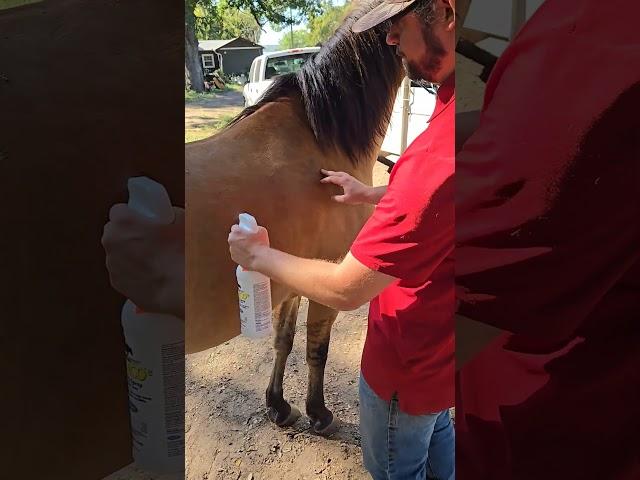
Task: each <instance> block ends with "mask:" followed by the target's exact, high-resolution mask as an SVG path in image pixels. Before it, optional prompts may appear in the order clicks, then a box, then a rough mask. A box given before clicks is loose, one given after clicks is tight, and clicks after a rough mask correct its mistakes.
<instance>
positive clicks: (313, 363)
mask: <svg viewBox="0 0 640 480" xmlns="http://www.w3.org/2000/svg"><path fill="white" fill-rule="evenodd" d="M337 315H338V312H337V311H336V310H333V309H332V308H329V307H326V306H324V305H321V304H319V303H315V302H312V301H311V300H310V301H309V314H308V317H307V364H308V365H309V383H308V387H307V415H308V416H309V419H310V420H311V426H312V427H313V430H314V431H315V432H316V433H319V434H321V435H328V434H330V433H332V432H333V431H334V430H335V427H336V425H337V422H336V421H335V419H334V418H333V414H332V413H331V411H330V410H329V409H327V407H326V406H325V404H324V368H325V365H326V363H327V353H328V352H329V339H330V337H331V327H332V325H333V322H334V321H335V319H336V317H337Z"/></svg>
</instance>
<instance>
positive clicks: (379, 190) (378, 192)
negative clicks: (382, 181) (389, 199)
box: [367, 185, 387, 205]
mask: <svg viewBox="0 0 640 480" xmlns="http://www.w3.org/2000/svg"><path fill="white" fill-rule="evenodd" d="M386 192H387V186H386V185H382V186H380V187H371V190H369V195H368V196H367V200H368V203H372V204H373V205H377V204H378V202H380V199H381V198H382V197H383V196H384V194H385V193H386Z"/></svg>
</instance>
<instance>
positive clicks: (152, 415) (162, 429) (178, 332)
mask: <svg viewBox="0 0 640 480" xmlns="http://www.w3.org/2000/svg"><path fill="white" fill-rule="evenodd" d="M128 187H129V203H128V205H129V208H131V209H133V210H135V211H136V212H138V213H140V214H142V215H145V216H146V217H148V218H150V219H153V220H154V221H157V222H158V223H162V224H169V223H171V222H173V220H174V212H173V207H172V205H171V200H170V199H169V195H168V194H167V191H166V190H165V188H164V187H163V186H162V185H160V184H159V183H157V182H154V181H153V180H151V179H149V178H147V177H135V178H130V179H129V183H128ZM150 253H151V254H153V252H150ZM122 328H123V330H124V337H125V342H126V354H127V378H128V386H129V410H130V416H131V434H132V442H133V458H134V460H135V462H136V464H137V465H138V466H139V467H140V468H141V469H143V470H146V471H148V472H153V473H159V474H165V473H180V472H183V471H184V352H185V350H184V322H183V321H182V320H181V319H180V318H177V317H174V316H172V315H163V314H156V313H145V312H143V311H141V310H140V309H138V308H137V307H136V306H135V305H134V304H133V302H131V300H127V301H126V302H125V304H124V307H123V308H122Z"/></svg>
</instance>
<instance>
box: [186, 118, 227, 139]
mask: <svg viewBox="0 0 640 480" xmlns="http://www.w3.org/2000/svg"><path fill="white" fill-rule="evenodd" d="M234 118H235V115H223V116H221V117H220V118H216V119H212V120H211V121H210V122H205V123H201V124H199V125H198V126H196V127H192V128H189V129H185V131H184V143H189V142H195V141H197V140H202V139H204V138H208V137H210V136H212V135H215V134H216V133H218V132H219V131H220V130H222V129H223V128H224V127H226V126H227V125H229V122H231V120H233V119H234Z"/></svg>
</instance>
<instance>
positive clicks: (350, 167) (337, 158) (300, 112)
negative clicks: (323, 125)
mask: <svg viewBox="0 0 640 480" xmlns="http://www.w3.org/2000/svg"><path fill="white" fill-rule="evenodd" d="M284 105H286V106H287V107H288V108H289V109H290V111H291V113H292V115H291V114H289V115H287V116H288V117H289V118H295V119H296V120H297V121H298V122H301V123H300V125H304V128H305V129H308V130H309V131H310V127H309V124H308V120H307V116H306V113H305V110H304V106H303V104H302V99H301V98H300V97H297V96H294V97H290V98H287V99H286V100H285V102H284ZM284 114H285V115H286V113H284ZM336 121H340V120H339V119H337V120H336ZM382 140H383V139H382V138H379V139H376V140H375V144H376V148H375V152H376V153H377V151H378V150H379V147H380V145H381V144H382ZM319 147H320V150H321V151H322V152H323V155H322V157H323V159H322V161H321V164H322V166H323V168H324V169H326V170H334V171H344V172H347V173H349V174H350V175H352V176H354V177H355V178H357V179H358V180H360V181H362V182H364V183H367V184H371V181H372V178H373V167H374V165H375V162H376V159H377V155H376V154H374V155H368V156H361V157H360V158H358V160H357V162H353V161H352V160H351V159H350V158H349V157H348V156H347V155H345V154H344V152H341V151H340V150H338V149H336V148H333V147H331V146H326V145H324V146H323V145H319Z"/></svg>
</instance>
